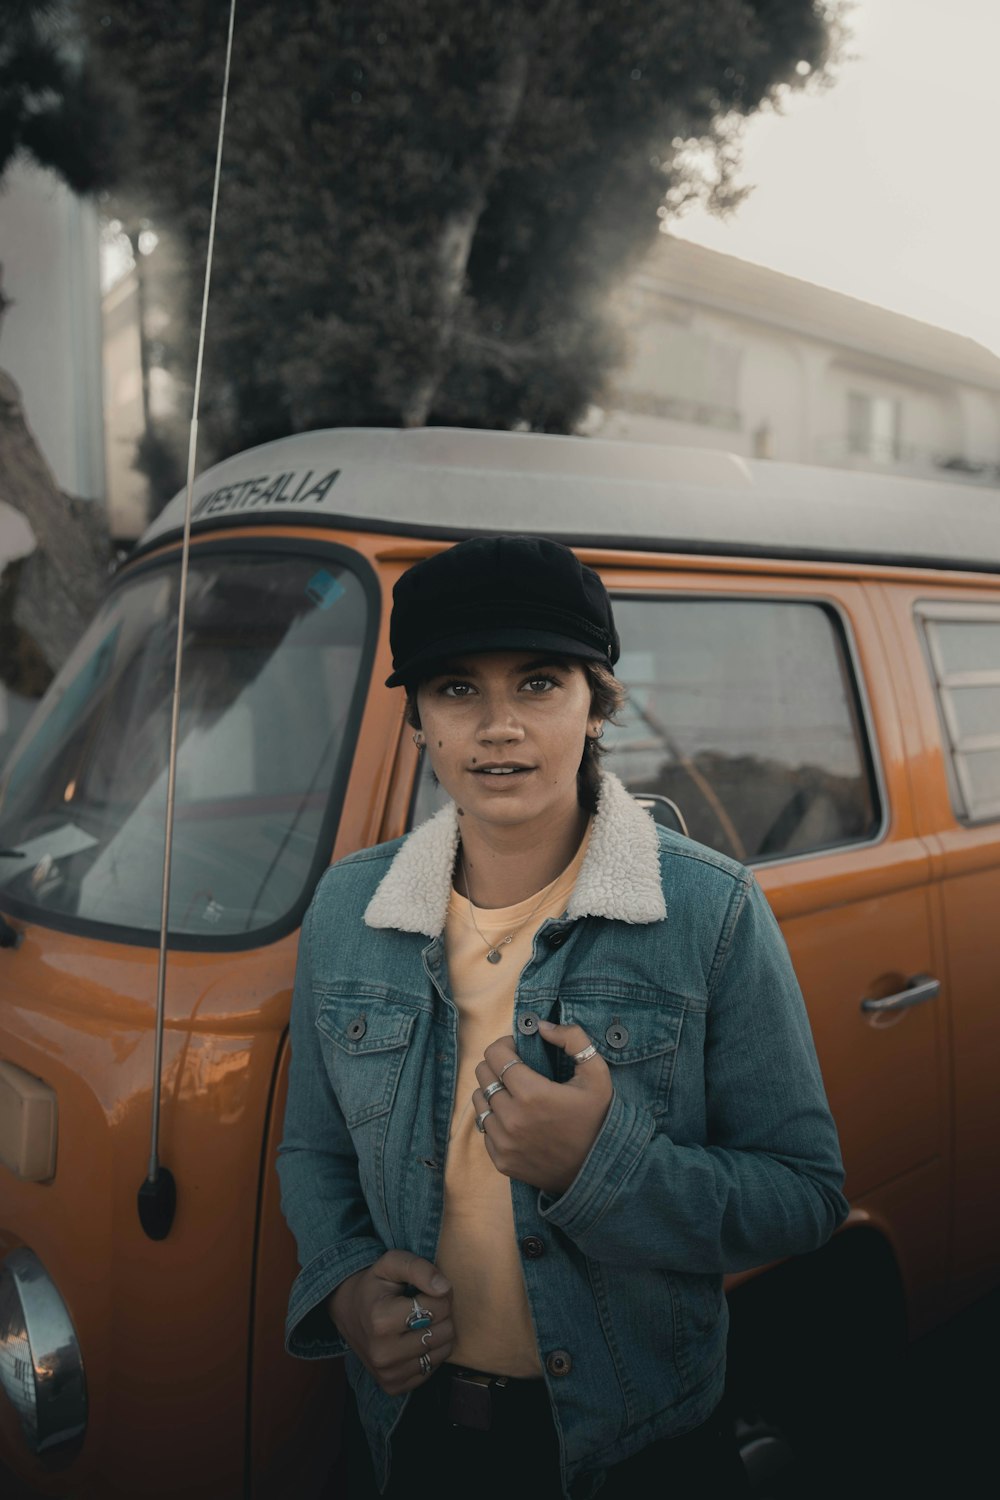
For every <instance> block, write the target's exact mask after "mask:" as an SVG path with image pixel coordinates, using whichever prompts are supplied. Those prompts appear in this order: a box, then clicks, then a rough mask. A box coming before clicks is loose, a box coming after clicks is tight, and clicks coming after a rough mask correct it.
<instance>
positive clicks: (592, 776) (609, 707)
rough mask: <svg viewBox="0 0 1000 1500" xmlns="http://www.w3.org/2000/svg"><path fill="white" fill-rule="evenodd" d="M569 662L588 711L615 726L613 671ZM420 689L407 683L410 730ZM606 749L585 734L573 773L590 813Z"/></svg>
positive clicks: (618, 689) (618, 691)
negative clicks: (581, 681)
mask: <svg viewBox="0 0 1000 1500" xmlns="http://www.w3.org/2000/svg"><path fill="white" fill-rule="evenodd" d="M570 660H573V661H578V662H579V664H580V666H581V667H582V669H583V673H584V676H585V677H586V679H587V682H588V684H589V686H590V712H591V713H592V714H594V715H595V716H596V717H597V718H599V719H604V720H605V721H607V722H609V723H611V724H617V723H618V719H617V717H616V716H617V715H618V714H619V713H620V712H621V710H622V708H623V707H624V704H625V688H624V687H623V686H622V684H621V683H620V682H619V681H618V678H617V677H616V676H615V674H614V672H612V670H611V668H610V667H606V666H605V665H604V663H603V662H600V661H586V660H584V659H583V658H581V657H572V658H570ZM419 687H420V683H419V682H408V683H407V684H406V722H407V724H409V726H410V728H411V729H419V728H420V727H421V725H420V710H419V708H418V707H417V689H418V688H419ZM607 748H608V747H607V745H603V744H602V743H601V741H600V740H599V739H597V738H596V737H592V736H591V735H589V734H588V735H587V738H586V742H585V744H584V747H583V757H582V759H581V761H580V768H579V770H578V771H577V773H576V790H577V797H578V798H579V802H580V806H581V807H584V808H586V810H587V812H590V813H593V812H596V811H597V788H598V784H599V781H600V758H601V756H602V755H605V754H606V753H607Z"/></svg>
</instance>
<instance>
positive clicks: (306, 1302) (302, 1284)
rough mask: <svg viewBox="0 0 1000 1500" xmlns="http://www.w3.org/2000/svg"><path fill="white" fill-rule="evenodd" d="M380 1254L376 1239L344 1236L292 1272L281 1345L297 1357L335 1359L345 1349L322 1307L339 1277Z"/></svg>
mask: <svg viewBox="0 0 1000 1500" xmlns="http://www.w3.org/2000/svg"><path fill="white" fill-rule="evenodd" d="M382 1254H383V1247H382V1246H381V1245H380V1244H379V1242H378V1240H347V1241H345V1242H344V1243H343V1244H340V1245H336V1246H333V1247H331V1248H330V1249H329V1250H323V1251H321V1252H320V1254H319V1255H317V1256H314V1257H313V1259H312V1260H311V1261H310V1262H309V1264H308V1265H307V1266H303V1268H302V1270H301V1271H300V1272H299V1274H298V1276H296V1278H295V1281H294V1282H293V1283H292V1290H291V1294H290V1296H289V1300H288V1317H287V1320H286V1322H285V1348H286V1349H287V1350H288V1353H289V1354H295V1355H297V1356H298V1357H299V1359H335V1358H337V1357H338V1356H341V1355H344V1354H346V1353H347V1352H348V1349H349V1347H350V1346H349V1345H348V1344H347V1343H346V1342H345V1341H344V1339H342V1338H341V1336H340V1334H339V1333H338V1331H337V1327H336V1324H335V1323H334V1322H333V1320H332V1318H331V1317H330V1314H329V1313H328V1312H327V1309H326V1302H327V1298H328V1297H329V1296H330V1295H331V1293H332V1292H335V1291H336V1290H337V1287H338V1286H339V1285H340V1283H341V1282H342V1281H346V1280H347V1278H348V1276H353V1275H354V1273H355V1272H356V1271H363V1270H364V1269H365V1268H366V1266H373V1265H374V1264H375V1262H376V1261H377V1260H378V1259H379V1257H380V1256H381V1255H382Z"/></svg>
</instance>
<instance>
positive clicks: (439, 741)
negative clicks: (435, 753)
mask: <svg viewBox="0 0 1000 1500" xmlns="http://www.w3.org/2000/svg"><path fill="white" fill-rule="evenodd" d="M443 744H444V740H438V749H439V750H440V749H441V747H442V745H443Z"/></svg>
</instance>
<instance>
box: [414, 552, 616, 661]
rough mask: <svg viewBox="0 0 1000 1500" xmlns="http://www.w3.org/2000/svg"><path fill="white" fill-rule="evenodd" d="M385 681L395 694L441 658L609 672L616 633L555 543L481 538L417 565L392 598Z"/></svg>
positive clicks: (580, 572) (604, 601)
mask: <svg viewBox="0 0 1000 1500" xmlns="http://www.w3.org/2000/svg"><path fill="white" fill-rule="evenodd" d="M389 643H390V645H391V646H392V675H391V677H387V678H386V686H387V687H400V686H402V685H403V684H405V683H409V682H414V681H417V680H419V679H420V678H421V677H425V676H427V674H428V670H429V669H430V668H431V667H432V666H434V665H436V664H437V663H438V662H441V661H443V660H444V659H445V658H447V657H451V656H457V655H464V654H467V653H470V652H478V651H520V650H522V649H524V650H528V651H535V650H537V651H552V652H555V653H557V654H558V655H560V656H580V657H584V658H586V659H587V660H589V661H602V662H604V664H605V666H608V667H611V666H613V665H614V663H615V662H616V661H617V660H618V655H619V644H618V632H617V630H616V629H615V621H614V615H613V614H612V612H611V600H610V599H609V598H608V592H607V589H606V588H605V587H604V584H603V583H602V582H601V580H600V578H599V577H598V575H597V574H596V573H595V572H594V570H593V568H587V567H585V566H584V565H583V563H581V562H580V561H579V560H578V559H577V558H576V557H575V556H574V554H573V553H572V552H571V551H570V549H569V548H568V547H564V546H563V545H562V543H561V542H551V541H548V540H547V539H546V538H545V537H537V536H482V537H473V538H471V539H470V540H469V541H466V542H459V543H458V544H457V545H456V546H454V547H450V548H449V549H448V550H447V551H446V552H439V553H438V554H437V555H436V556H435V557H429V558H428V559H427V560H426V562H419V563H417V564H416V565H415V567H412V568H411V569H410V570H409V572H407V573H404V574H403V576H402V578H400V579H399V581H398V582H397V584H396V586H395V588H394V589H393V591H392V619H391V620H390V622H389Z"/></svg>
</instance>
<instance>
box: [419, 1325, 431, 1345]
mask: <svg viewBox="0 0 1000 1500" xmlns="http://www.w3.org/2000/svg"><path fill="white" fill-rule="evenodd" d="M433 1337H434V1330H433V1328H428V1330H427V1332H426V1333H422V1334H421V1335H420V1342H421V1343H422V1344H429V1343H430V1341H431V1339H432V1338H433Z"/></svg>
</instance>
